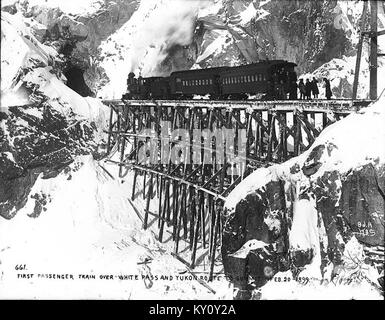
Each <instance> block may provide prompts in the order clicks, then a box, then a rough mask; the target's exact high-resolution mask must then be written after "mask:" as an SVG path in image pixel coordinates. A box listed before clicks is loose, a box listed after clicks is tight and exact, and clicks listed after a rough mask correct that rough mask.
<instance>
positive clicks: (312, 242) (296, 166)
mask: <svg viewBox="0 0 385 320" xmlns="http://www.w3.org/2000/svg"><path fill="white" fill-rule="evenodd" d="M384 106H385V97H382V98H381V99H379V100H378V101H377V102H376V103H373V104H372V105H371V106H369V107H368V108H367V109H365V110H362V111H361V112H360V113H358V114H352V115H350V116H348V117H347V118H345V119H343V120H341V121H339V122H337V123H335V124H333V125H331V126H329V127H328V128H326V129H325V130H324V131H323V132H322V133H321V135H320V136H319V137H318V138H317V139H316V141H315V143H314V144H313V146H312V147H311V148H310V149H309V150H308V151H306V152H305V153H303V154H302V155H301V156H299V157H296V158H293V159H291V160H289V161H288V162H286V163H283V164H280V165H274V166H272V167H269V168H264V169H259V170H256V171H255V172H254V173H252V174H251V175H249V176H248V177H247V178H246V179H245V180H244V181H243V182H242V183H240V184H239V185H238V186H237V187H236V188H235V189H234V190H233V192H232V193H231V194H230V195H229V197H228V199H227V201H226V204H225V207H226V213H227V214H226V219H225V227H224V231H223V247H222V254H223V261H224V267H225V270H226V272H227V273H228V274H229V275H232V276H233V279H236V280H237V281H235V284H236V285H238V286H239V287H240V288H243V289H245V288H246V285H247V276H246V275H247V274H250V275H251V276H252V277H253V278H254V279H255V283H256V284H257V285H258V286H260V285H263V284H264V283H265V282H266V281H267V280H268V279H270V278H271V277H272V276H273V275H274V274H275V273H277V272H283V271H287V270H291V271H292V277H293V276H294V277H296V276H298V275H299V276H302V277H309V278H314V279H327V280H328V281H330V280H331V279H332V278H333V277H335V276H337V275H338V274H339V273H340V272H341V270H343V269H344V268H350V267H348V266H347V264H346V261H347V260H349V257H346V252H345V251H346V248H347V245H348V243H349V242H351V241H353V240H352V239H357V240H358V241H359V243H360V244H359V246H361V247H362V246H365V247H376V246H383V244H384V211H385V196H384V190H385V130H384V126H383V123H384V121H385V108H384ZM250 240H259V241H263V242H265V243H266V246H268V247H267V248H269V249H268V250H267V253H266V252H265V253H264V252H263V251H261V250H260V249H257V250H251V251H250V254H249V255H248V257H247V259H245V258H244V259H239V258H234V257H233V256H234V255H233V254H234V253H235V252H237V251H238V250H239V249H240V248H241V247H242V246H243V245H244V244H245V243H247V241H250ZM266 254H267V256H268V257H269V259H266V258H263V257H264V255H266ZM369 257H370V255H369ZM351 258H352V259H353V260H354V259H356V257H354V255H353V256H352V257H351ZM366 258H367V256H365V255H363V256H361V257H360V259H362V260H360V263H363V260H364V259H366ZM356 260H357V259H356ZM356 260H354V261H356ZM365 261H366V262H368V261H367V260H365ZM356 263H358V262H357V261H356ZM240 265H241V266H242V265H243V269H242V268H240V267H239V266H240ZM368 268H369V267H368ZM382 268H383V265H382ZM237 270H238V271H237ZM239 270H243V274H239ZM247 270H249V271H247ZM327 270H329V271H327ZM377 276H378V278H379V275H378V274H377ZM375 282H377V281H376V280H375ZM377 285H378V283H377Z"/></svg>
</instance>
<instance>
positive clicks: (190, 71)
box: [170, 60, 297, 76]
mask: <svg viewBox="0 0 385 320" xmlns="http://www.w3.org/2000/svg"><path fill="white" fill-rule="evenodd" d="M266 64H268V65H269V66H271V65H275V64H287V65H292V66H294V67H296V66H297V64H296V63H294V62H289V61H287V60H259V61H257V62H254V63H249V64H244V65H241V66H234V67H214V68H206V69H193V70H180V71H174V72H173V73H171V75H170V76H173V75H175V76H177V75H179V74H194V73H195V74H196V73H198V74H199V73H206V72H212V71H219V72H226V71H229V72H231V71H232V70H234V69H243V68H247V67H250V66H260V65H266Z"/></svg>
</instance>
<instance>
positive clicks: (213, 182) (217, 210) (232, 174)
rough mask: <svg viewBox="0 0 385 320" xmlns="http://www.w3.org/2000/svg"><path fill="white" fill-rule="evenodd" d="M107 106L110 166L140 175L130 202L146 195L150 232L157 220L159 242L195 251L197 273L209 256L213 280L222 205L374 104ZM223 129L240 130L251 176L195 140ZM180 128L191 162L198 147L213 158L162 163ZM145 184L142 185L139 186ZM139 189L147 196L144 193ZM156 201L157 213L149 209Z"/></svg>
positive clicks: (135, 179) (167, 103) (146, 223)
mask: <svg viewBox="0 0 385 320" xmlns="http://www.w3.org/2000/svg"><path fill="white" fill-rule="evenodd" d="M104 103H105V104H106V105H108V106H109V107H110V108H111V113H110V119H109V130H108V146H107V148H108V152H109V153H110V152H111V150H114V151H115V152H116V151H118V152H119V159H118V160H117V159H115V160H109V161H111V162H113V163H116V164H117V165H118V166H119V167H120V169H119V175H120V176H122V175H123V169H124V168H129V169H132V170H133V189H132V195H131V198H132V200H134V198H135V196H137V194H138V192H139V193H140V196H143V198H144V199H145V200H144V201H145V203H146V208H145V213H144V219H143V227H144V228H145V229H146V228H147V227H148V226H149V216H151V217H154V216H155V217H156V218H157V219H158V228H159V229H158V232H159V240H160V241H163V240H164V237H165V236H164V233H165V228H168V229H169V230H171V234H172V239H173V240H174V242H175V247H174V248H175V255H176V256H178V254H179V252H180V241H181V240H183V241H184V243H187V244H188V246H189V249H190V250H191V260H190V261H189V262H188V264H190V267H191V268H194V267H195V266H196V260H197V248H198V247H200V248H203V249H205V250H208V256H209V259H210V278H211V276H212V274H213V268H214V262H215V259H216V257H217V255H218V254H217V249H218V248H219V244H220V238H221V224H222V219H221V218H222V211H223V210H222V209H223V204H224V200H225V199H226V196H227V195H228V194H229V193H230V191H231V190H233V188H234V187H235V186H236V185H237V184H238V183H240V182H241V181H242V179H243V178H244V177H245V176H247V175H248V174H249V173H250V172H252V171H253V170H255V169H256V168H258V167H262V166H268V165H270V164H272V163H279V162H283V161H285V160H287V159H289V158H291V157H294V156H296V155H299V154H301V153H302V152H303V151H305V150H306V149H307V148H308V147H309V146H310V145H311V144H312V143H313V141H314V139H315V138H316V137H317V136H318V135H319V134H320V132H321V131H322V129H323V128H325V127H326V126H328V125H329V124H331V123H333V122H335V121H338V120H340V119H341V118H343V117H345V116H347V115H348V114H350V113H352V112H357V111H358V110H359V109H360V108H362V107H366V106H367V105H368V104H369V103H370V102H369V101H364V100H355V101H352V100H314V101H304V100H301V101H269V102H264V101H208V100H178V101H171V100H157V101H151V100H148V101H147V100H146V101H144V100H143V101H142V100H124V101H122V100H109V101H104ZM165 121H167V122H168V123H169V124H170V128H169V129H171V130H166V134H165V130H164V128H162V126H163V125H164V123H165ZM223 128H226V129H232V130H234V131H233V132H234V135H235V136H234V138H235V139H233V140H234V148H233V149H231V150H232V151H231V152H233V153H234V154H236V155H238V156H239V158H241V159H243V160H244V162H243V163H244V164H245V167H244V169H245V170H235V169H234V166H233V163H231V160H227V159H228V158H229V157H228V154H226V152H227V153H229V149H228V148H225V146H224V145H221V143H223V140H218V138H217V140H216V142H218V143H216V144H215V143H214V140H210V142H209V143H208V144H207V141H206V144H205V143H204V141H203V140H202V139H201V138H199V139H194V134H193V131H194V130H195V129H201V130H205V129H206V130H207V129H208V130H211V131H213V130H218V129H223ZM145 129H147V131H145V133H143V132H144V130H145ZM149 129H151V131H149ZM162 129H163V130H162ZM178 129H185V132H188V133H189V136H188V140H187V142H186V140H185V141H184V144H183V148H182V149H183V150H184V152H185V154H189V155H192V153H193V152H196V150H197V148H198V150H203V151H205V150H206V151H207V150H208V151H209V152H208V153H206V154H209V156H208V157H204V156H202V157H200V156H199V157H198V158H199V159H200V160H201V161H200V162H198V163H191V158H190V159H187V158H188V157H184V159H182V160H180V161H179V162H175V161H174V162H173V161H172V159H171V157H170V156H169V157H168V158H167V161H166V162H165V161H164V159H163V160H162V155H161V152H164V148H165V147H166V148H167V149H168V150H166V151H168V152H171V150H172V148H174V147H175V145H176V144H178V143H181V140H180V138H178V137H177V136H176V135H175V134H173V133H172V132H175V130H178ZM239 130H244V131H243V132H244V133H245V136H246V140H245V143H244V144H242V145H240V144H239V143H240V142H239V141H241V140H239V139H237V137H236V136H237V132H239ZM176 132H178V131H176ZM226 143H227V142H226ZM145 144H147V145H148V146H150V151H154V150H155V156H154V154H153V155H152V161H147V162H143V161H141V159H140V152H139V151H140V149H141V148H142V147H143V146H144V145H145ZM197 146H198V147H197ZM156 147H159V148H156ZM162 148H163V151H160V150H162ZM194 148H195V149H194ZM151 149H152V150H151ZM241 149H242V150H241ZM158 150H159V151H158ZM219 150H221V152H224V153H225V157H224V158H223V160H224V161H222V162H221V163H219V162H218V161H217V159H218V152H219ZM241 151H243V152H241ZM152 153H154V152H152ZM203 153H204V152H203ZM166 154H167V153H166ZM168 154H169V153H168ZM139 179H142V180H143V183H141V184H139ZM139 185H141V186H142V190H137V188H138V186H139ZM155 198H157V200H158V201H157V210H150V208H151V202H152V201H154V200H155ZM153 211H155V212H153ZM183 260H184V261H185V262H186V259H183Z"/></svg>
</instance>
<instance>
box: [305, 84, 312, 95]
mask: <svg viewBox="0 0 385 320" xmlns="http://www.w3.org/2000/svg"><path fill="white" fill-rule="evenodd" d="M311 88H312V85H311V83H310V81H309V79H306V83H305V96H306V99H307V100H311Z"/></svg>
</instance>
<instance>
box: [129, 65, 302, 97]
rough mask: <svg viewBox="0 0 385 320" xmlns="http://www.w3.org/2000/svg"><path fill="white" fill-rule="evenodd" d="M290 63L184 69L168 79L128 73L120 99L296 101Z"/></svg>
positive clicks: (294, 82) (294, 78)
mask: <svg viewBox="0 0 385 320" xmlns="http://www.w3.org/2000/svg"><path fill="white" fill-rule="evenodd" d="M296 66H297V65H296V64H295V63H293V62H288V61H285V60H264V61H259V62H257V63H252V64H248V65H243V66H238V67H216V68H208V69H197V70H185V71H177V72H173V73H171V75H170V76H168V77H147V78H143V77H138V78H136V77H135V74H134V73H132V72H131V73H130V74H129V75H128V79H127V92H126V93H125V94H124V95H123V96H122V99H123V100H148V99H167V100H177V99H193V98H194V96H208V97H209V98H210V99H213V100H219V99H221V100H222V99H223V100H224V99H231V100H244V99H249V98H252V97H254V98H255V99H261V100H287V99H289V100H295V99H297V74H296V72H295V67H296Z"/></svg>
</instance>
